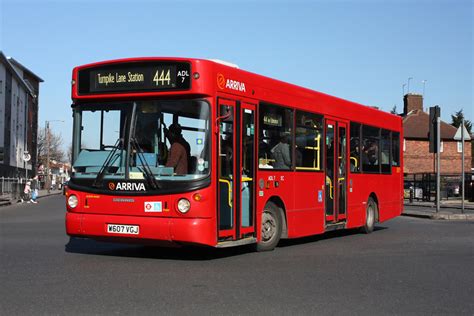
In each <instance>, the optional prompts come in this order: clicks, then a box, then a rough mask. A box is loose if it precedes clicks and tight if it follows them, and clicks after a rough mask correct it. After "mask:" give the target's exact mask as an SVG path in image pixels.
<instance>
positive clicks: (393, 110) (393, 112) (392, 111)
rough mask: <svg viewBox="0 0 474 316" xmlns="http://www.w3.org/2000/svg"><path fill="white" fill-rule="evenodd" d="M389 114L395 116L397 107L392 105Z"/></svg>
mask: <svg viewBox="0 0 474 316" xmlns="http://www.w3.org/2000/svg"><path fill="white" fill-rule="evenodd" d="M390 113H392V114H395V115H397V114H398V113H397V105H394V106H393V108H392V110H391V111H390Z"/></svg>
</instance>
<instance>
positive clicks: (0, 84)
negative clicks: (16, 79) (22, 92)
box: [0, 80, 3, 94]
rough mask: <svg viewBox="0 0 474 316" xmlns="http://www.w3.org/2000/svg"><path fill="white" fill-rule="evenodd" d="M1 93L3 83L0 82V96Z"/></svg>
mask: <svg viewBox="0 0 474 316" xmlns="http://www.w3.org/2000/svg"><path fill="white" fill-rule="evenodd" d="M2 93H3V81H2V80H0V94H2Z"/></svg>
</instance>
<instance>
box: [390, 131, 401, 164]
mask: <svg viewBox="0 0 474 316" xmlns="http://www.w3.org/2000/svg"><path fill="white" fill-rule="evenodd" d="M392 166H393V167H400V133H399V132H392Z"/></svg>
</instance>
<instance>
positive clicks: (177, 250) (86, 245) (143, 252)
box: [65, 226, 387, 261]
mask: <svg viewBox="0 0 474 316" xmlns="http://www.w3.org/2000/svg"><path fill="white" fill-rule="evenodd" d="M385 229H387V228H386V227H380V226H376V227H375V229H374V233H376V232H377V231H381V230H385ZM357 234H360V232H359V231H358V230H357V229H350V230H338V231H332V232H328V233H325V234H322V235H315V236H310V237H303V238H297V239H284V240H281V241H280V243H279V244H278V248H285V247H289V246H294V245H302V244H307V243H313V242H317V241H322V240H327V239H334V238H338V237H347V236H351V235H357ZM65 251H66V252H69V253H78V254H85V255H102V256H118V257H132V258H150V259H168V260H185V261H193V260H197V261H203V260H215V259H221V258H227V257H232V256H239V255H244V254H250V253H253V252H254V248H253V247H252V245H247V246H240V247H231V248H221V249H218V248H212V247H200V246H180V247H160V246H143V245H134V244H124V243H111V242H102V241H96V240H93V239H86V238H75V237H71V238H70V239H69V242H68V243H67V244H66V245H65Z"/></svg>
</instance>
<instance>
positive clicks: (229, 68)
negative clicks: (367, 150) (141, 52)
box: [72, 57, 402, 130]
mask: <svg viewBox="0 0 474 316" xmlns="http://www.w3.org/2000/svg"><path fill="white" fill-rule="evenodd" d="M146 62H150V63H153V62H162V63H171V62H176V63H189V64H190V65H191V68H190V69H191V72H192V75H193V76H194V75H195V74H196V73H198V76H197V78H195V77H193V79H191V81H192V82H191V87H190V89H189V90H188V91H183V90H181V91H155V92H140V91H133V92H130V91H128V92H127V93H115V94H113V95H111V94H108V93H104V94H93V95H80V94H78V93H77V87H76V89H75V88H74V84H75V83H76V82H77V80H78V79H77V78H78V72H79V71H81V70H84V69H93V68H98V69H100V68H101V67H104V66H111V65H120V64H139V63H146ZM189 76H191V74H189ZM72 90H73V91H72V98H73V99H74V100H81V99H88V100H91V99H101V98H114V99H115V98H130V97H138V96H142V97H143V96H145V97H150V96H157V95H160V96H166V95H176V94H193V95H202V96H213V95H216V94H217V95H219V94H225V95H234V96H239V97H241V98H246V99H248V100H249V101H251V100H257V102H266V103H272V104H276V105H281V106H290V107H295V108H296V109H300V110H306V111H312V112H316V113H321V114H324V115H329V116H333V117H337V118H343V119H347V120H351V121H357V122H360V123H365V124H372V125H377V126H387V127H389V128H391V129H396V130H401V129H402V120H401V118H400V117H399V116H397V115H393V114H390V113H388V112H384V111H381V110H378V109H376V108H374V107H371V106H366V105H362V104H359V103H356V102H352V101H348V100H345V99H342V98H339V97H335V96H331V95H329V94H325V93H322V92H318V91H315V90H312V89H309V88H305V87H301V86H297V85H294V84H291V83H287V82H283V81H281V80H277V79H273V78H269V77H265V76H262V75H259V74H255V73H252V72H249V71H246V70H243V69H240V68H238V66H237V65H235V64H232V63H228V62H223V61H220V60H210V59H198V58H180V57H178V58H177V57H138V58H125V59H116V60H108V61H102V62H96V63H90V64H86V65H82V66H78V67H75V68H74V70H73V89H72ZM374 122H377V123H376V124H375V123H374Z"/></svg>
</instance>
